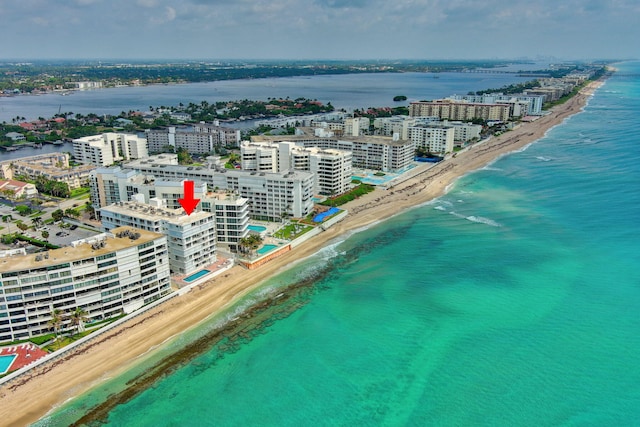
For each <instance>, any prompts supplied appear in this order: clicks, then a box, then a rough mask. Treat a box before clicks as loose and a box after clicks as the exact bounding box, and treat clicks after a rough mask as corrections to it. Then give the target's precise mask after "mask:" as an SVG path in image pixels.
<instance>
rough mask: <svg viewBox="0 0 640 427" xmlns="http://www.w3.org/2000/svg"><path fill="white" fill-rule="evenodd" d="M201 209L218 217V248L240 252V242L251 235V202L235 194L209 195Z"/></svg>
mask: <svg viewBox="0 0 640 427" xmlns="http://www.w3.org/2000/svg"><path fill="white" fill-rule="evenodd" d="M200 207H201V208H202V210H203V211H205V212H211V213H213V214H214V215H215V217H216V235H217V237H218V246H222V247H226V248H227V249H228V250H230V251H231V252H238V250H239V249H240V246H239V244H240V240H241V239H242V238H244V237H247V236H248V235H249V228H248V227H249V214H250V210H249V200H248V199H246V198H244V197H240V196H238V194H237V193H234V192H228V191H227V192H217V193H208V194H207V195H206V196H205V197H204V198H203V199H202V200H201V201H200Z"/></svg>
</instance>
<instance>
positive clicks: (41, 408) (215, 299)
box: [0, 81, 602, 426]
mask: <svg viewBox="0 0 640 427" xmlns="http://www.w3.org/2000/svg"><path fill="white" fill-rule="evenodd" d="M601 84H602V81H598V82H592V83H591V84H589V86H587V87H585V88H584V89H582V90H581V91H580V92H579V93H578V94H577V95H576V96H574V97H572V98H571V99H570V100H568V101H567V102H566V103H564V104H562V105H559V106H556V107H554V108H553V109H552V110H551V112H550V114H548V115H546V116H544V117H542V118H540V119H538V120H536V121H535V122H531V123H524V124H522V125H521V126H520V127H519V128H517V129H515V130H513V131H509V132H506V133H504V134H502V135H500V136H498V137H494V138H491V139H490V140H488V141H486V142H485V143H483V144H481V145H478V146H475V147H472V148H471V149H469V150H465V151H463V152H460V153H458V154H457V155H456V157H454V158H450V159H447V160H446V161H442V162H440V163H438V164H437V165H436V166H434V167H429V168H425V169H424V170H422V171H420V173H417V174H415V176H413V177H412V178H410V179H408V180H406V181H404V182H402V183H401V184H399V185H396V186H394V187H393V188H390V189H388V190H382V189H378V190H376V191H374V192H372V193H369V194H367V195H365V196H363V197H361V198H359V199H357V200H354V201H352V202H349V203H348V204H346V205H345V206H344V207H345V208H346V209H347V210H348V211H349V215H348V216H347V218H346V219H344V220H343V221H342V222H340V223H338V224H336V225H334V226H333V227H331V228H329V229H328V230H326V231H325V232H323V233H321V234H320V235H318V236H317V237H315V238H313V239H311V240H309V241H308V242H305V243H304V244H302V245H301V246H299V247H297V248H295V250H293V251H291V252H288V253H287V254H285V255H283V256H281V257H279V258H276V259H274V260H273V261H271V262H269V263H267V264H265V265H264V266H263V267H261V268H260V269H257V270H246V269H244V268H242V267H238V266H236V267H234V268H232V269H230V270H228V271H227V272H226V273H225V274H223V275H220V276H218V277H216V278H214V279H213V280H211V281H209V282H207V283H205V284H203V285H200V286H198V287H196V288H194V289H193V290H192V291H191V292H189V293H187V294H185V295H182V296H179V297H177V298H172V299H171V300H169V301H167V302H166V303H164V304H161V305H159V306H158V307H156V308H154V309H152V310H149V311H148V312H147V313H144V314H142V315H140V316H138V317H136V318H133V319H131V321H130V322H127V323H125V324H123V325H122V326H120V327H118V328H114V329H113V330H112V331H109V332H108V333H105V334H103V335H101V336H100V337H98V338H97V339H96V340H95V341H92V342H91V345H90V346H89V345H88V346H86V347H83V348H78V349H76V350H74V351H72V352H70V353H69V354H66V355H65V356H64V357H62V358H60V359H58V360H56V361H52V362H51V363H49V364H46V365H43V366H39V367H37V368H36V369H34V370H33V371H31V372H30V373H28V374H25V375H23V376H21V377H19V378H17V379H15V380H13V381H11V382H8V383H7V384H4V385H3V386H1V387H0V420H1V421H0V424H1V425H12V426H17V425H28V424H30V423H33V422H35V421H37V420H38V419H40V418H42V417H43V416H44V415H45V414H46V413H47V412H49V411H50V410H52V409H53V408H55V407H56V406H59V405H62V404H63V403H64V402H65V401H66V400H68V399H70V398H72V397H74V396H77V395H80V394H82V393H84V392H86V391H87V390H88V389H90V388H92V387H93V386H95V385H96V384H98V383H100V382H101V381H103V380H105V379H107V378H111V377H114V376H116V375H118V374H120V373H122V372H123V371H125V370H127V369H128V368H129V367H131V366H132V364H134V363H136V362H137V361H139V360H141V359H142V358H144V357H145V356H146V355H147V354H149V353H150V352H151V351H153V349H154V348H156V347H158V346H160V345H162V344H163V343H164V342H166V341H167V340H170V339H171V338H172V337H175V336H178V335H179V334H180V333H181V332H183V331H185V330H187V329H189V328H192V327H194V326H195V325H198V324H200V323H201V322H203V321H204V320H206V319H207V318H209V317H210V316H212V315H214V314H216V313H219V312H220V311H221V310H223V309H225V308H227V307H229V306H230V305H232V304H233V303H234V302H236V301H237V300H238V299H239V298H241V297H242V296H244V295H246V294H247V293H248V292H250V291H252V290H253V289H255V288H256V286H258V285H259V284H260V283H261V282H263V281H264V280H265V279H268V278H269V277H271V276H273V275H274V274H277V273H278V272H281V271H283V270H285V269H288V268H290V267H291V265H292V264H294V263H295V262H296V261H297V260H300V259H303V258H305V257H308V256H310V255H312V254H314V253H315V252H317V251H318V250H320V249H321V248H322V247H324V246H325V245H326V244H327V243H328V242H330V241H331V240H333V239H336V238H340V236H343V235H344V234H345V233H347V232H349V231H352V230H355V229H358V228H361V227H363V226H367V225H370V224H372V223H375V222H378V221H381V220H384V219H387V218H390V217H391V216H394V215H396V214H399V213H402V212H404V211H406V210H407V209H410V208H412V207H414V206H416V205H419V204H422V203H425V202H427V201H429V200H432V199H434V198H436V197H438V196H440V195H442V194H443V193H444V192H445V191H446V188H447V186H448V185H450V184H451V183H453V182H454V181H455V180H456V179H457V178H459V177H461V176H463V175H465V174H467V173H469V172H471V171H474V170H476V169H479V168H481V167H483V166H485V165H487V164H488V163H490V162H491V161H493V160H495V159H496V158H497V157H499V156H500V155H502V154H506V153H509V152H512V151H515V150H518V149H521V148H522V147H524V146H526V145H527V144H530V143H531V142H533V141H535V140H537V139H539V138H542V137H543V136H544V134H545V132H546V131H547V130H549V129H550V128H551V127H553V126H555V125H558V124H560V123H562V121H563V120H564V119H566V118H567V117H569V116H571V115H573V114H575V113H578V112H579V111H580V110H581V109H582V107H583V106H584V105H585V103H586V101H587V99H588V98H589V96H590V95H591V94H592V93H593V91H594V90H595V89H596V88H597V87H599V86H600V85H601Z"/></svg>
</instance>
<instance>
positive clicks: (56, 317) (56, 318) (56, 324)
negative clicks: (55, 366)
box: [48, 308, 62, 341]
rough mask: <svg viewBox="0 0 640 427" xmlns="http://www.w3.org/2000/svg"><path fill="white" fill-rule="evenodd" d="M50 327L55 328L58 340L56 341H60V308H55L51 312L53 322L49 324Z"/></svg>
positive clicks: (50, 321)
mask: <svg viewBox="0 0 640 427" xmlns="http://www.w3.org/2000/svg"><path fill="white" fill-rule="evenodd" d="M48 324H49V325H51V327H52V328H53V331H54V333H55V334H56V338H55V340H54V341H57V340H58V333H59V332H60V327H61V326H62V310H60V309H59V308H54V309H53V310H51V320H49V322H48Z"/></svg>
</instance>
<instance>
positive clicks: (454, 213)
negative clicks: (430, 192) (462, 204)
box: [449, 211, 467, 219]
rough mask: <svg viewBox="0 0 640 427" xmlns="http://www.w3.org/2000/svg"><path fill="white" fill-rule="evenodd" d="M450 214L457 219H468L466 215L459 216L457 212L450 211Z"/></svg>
mask: <svg viewBox="0 0 640 427" xmlns="http://www.w3.org/2000/svg"><path fill="white" fill-rule="evenodd" d="M449 213H450V214H451V215H453V216H455V217H456V218H463V219H466V218H467V217H466V215H462V214H459V213H458V212H455V211H450V212H449Z"/></svg>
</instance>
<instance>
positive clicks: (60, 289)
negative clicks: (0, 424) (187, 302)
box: [0, 227, 171, 342]
mask: <svg viewBox="0 0 640 427" xmlns="http://www.w3.org/2000/svg"><path fill="white" fill-rule="evenodd" d="M0 288H1V289H2V294H1V295H0V341H2V342H6V341H15V340H23V339H28V338H30V337H34V336H38V335H43V334H47V333H50V332H51V324H50V321H51V318H52V311H53V310H60V311H61V312H62V313H63V314H66V315H69V314H71V313H73V312H74V311H75V309H76V308H82V309H83V310H84V311H86V312H87V317H88V318H89V319H90V320H102V319H107V318H111V317H114V316H117V315H119V314H121V313H131V312H132V311H134V310H137V309H139V308H140V307H142V306H143V305H145V304H149V303H150V302H152V301H154V300H156V299H158V298H160V297H162V296H164V295H167V294H168V293H170V292H171V287H170V280H169V259H168V252H167V236H165V235H162V234H159V233H154V232H151V231H145V230H139V229H134V228H129V227H120V228H115V229H113V230H112V232H111V233H105V234H102V235H98V236H94V237H92V238H90V239H85V240H81V241H77V242H74V243H72V245H71V246H66V247H63V248H60V249H52V250H49V251H47V252H41V253H37V254H28V255H25V254H17V255H9V256H7V257H4V258H0ZM63 319H64V320H63V325H62V328H63V329H66V328H69V327H71V325H70V323H71V321H70V319H69V317H65V316H63Z"/></svg>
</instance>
